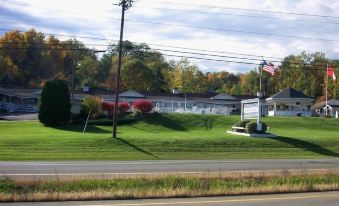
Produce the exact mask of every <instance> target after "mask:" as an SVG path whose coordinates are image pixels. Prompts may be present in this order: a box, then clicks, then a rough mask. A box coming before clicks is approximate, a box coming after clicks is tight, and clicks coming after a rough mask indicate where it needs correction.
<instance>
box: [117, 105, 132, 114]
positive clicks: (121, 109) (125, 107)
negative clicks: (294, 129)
mask: <svg viewBox="0 0 339 206" xmlns="http://www.w3.org/2000/svg"><path fill="white" fill-rule="evenodd" d="M130 108H131V105H130V104H129V103H128V102H120V103H119V104H118V109H119V112H120V113H126V112H127V111H128V110H129V109H130Z"/></svg>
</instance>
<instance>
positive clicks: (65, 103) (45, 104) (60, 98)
mask: <svg viewBox="0 0 339 206" xmlns="http://www.w3.org/2000/svg"><path fill="white" fill-rule="evenodd" d="M40 101H41V103H40V107H39V115H38V117H39V120H40V122H41V123H43V124H44V125H45V126H55V125H58V124H66V123H68V121H69V119H70V117H71V101H70V94H69V90H68V86H67V83H66V82H65V81H63V80H52V81H47V82H46V83H45V85H44V87H43V88H42V91H41V99H40Z"/></svg>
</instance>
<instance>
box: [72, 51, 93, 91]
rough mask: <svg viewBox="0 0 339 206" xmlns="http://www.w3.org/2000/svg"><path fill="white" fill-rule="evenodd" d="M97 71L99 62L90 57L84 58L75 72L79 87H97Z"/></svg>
mask: <svg viewBox="0 0 339 206" xmlns="http://www.w3.org/2000/svg"><path fill="white" fill-rule="evenodd" d="M98 70H99V62H98V61H97V60H96V59H95V58H92V57H85V58H84V59H83V60H82V61H80V65H79V67H78V69H77V71H76V78H77V79H78V81H79V84H80V85H79V86H80V87H83V86H86V85H87V86H91V87H95V86H97V84H98V83H97V80H96V78H97V74H98Z"/></svg>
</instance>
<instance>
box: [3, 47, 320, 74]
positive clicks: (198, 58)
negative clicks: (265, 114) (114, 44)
mask: <svg viewBox="0 0 339 206" xmlns="http://www.w3.org/2000/svg"><path fill="white" fill-rule="evenodd" d="M0 49H9V50H25V49H36V50H52V51H53V50H56V51H62V50H71V51H91V52H95V53H99V52H106V50H90V49H76V48H43V47H42V48H36V47H33V48H30V47H26V48H24V47H21V48H19V47H18V48H3V47H0ZM178 53H180V52H178ZM161 54H162V55H164V56H169V57H178V58H188V59H195V60H205V61H215V62H225V63H236V64H245V65H256V66H259V65H261V63H254V62H246V61H234V60H225V59H213V58H206V57H197V56H187V55H178V54H169V53H163V52H162V53H161ZM188 54H189V53H188ZM197 54H198V53H197ZM198 55H203V54H198ZM220 57H222V56H220ZM245 60H249V59H245ZM280 63H289V64H292V65H293V64H296V65H300V64H301V65H302V66H303V67H302V68H300V69H305V70H307V69H306V68H304V67H306V66H313V67H324V66H326V65H325V64H323V65H320V64H318V65H317V64H315V65H311V64H305V63H294V62H280ZM284 67H285V68H290V69H295V67H286V66H284ZM312 69H313V70H318V71H324V69H316V68H312Z"/></svg>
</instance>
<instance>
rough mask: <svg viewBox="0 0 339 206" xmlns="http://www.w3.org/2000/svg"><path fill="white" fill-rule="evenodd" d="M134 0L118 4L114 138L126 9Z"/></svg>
mask: <svg viewBox="0 0 339 206" xmlns="http://www.w3.org/2000/svg"><path fill="white" fill-rule="evenodd" d="M133 2H134V0H121V1H120V3H119V4H118V5H119V6H121V26H120V40H119V45H118V46H119V61H118V71H117V77H116V85H115V104H114V113H113V138H116V137H117V123H118V117H117V113H118V104H119V93H120V88H119V87H120V73H121V65H122V44H123V37H124V23H125V11H126V10H127V9H129V8H130V7H131V6H132V4H133Z"/></svg>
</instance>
